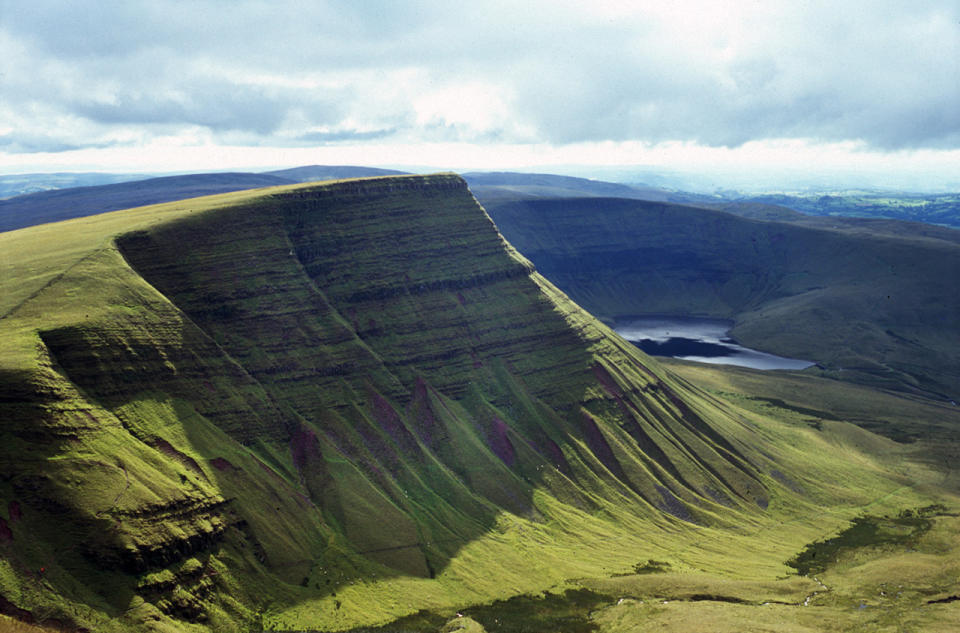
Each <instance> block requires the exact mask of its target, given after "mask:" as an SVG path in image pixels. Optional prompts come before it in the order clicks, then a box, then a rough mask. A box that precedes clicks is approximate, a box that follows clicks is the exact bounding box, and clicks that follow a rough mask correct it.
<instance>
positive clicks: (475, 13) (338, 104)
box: [0, 0, 960, 183]
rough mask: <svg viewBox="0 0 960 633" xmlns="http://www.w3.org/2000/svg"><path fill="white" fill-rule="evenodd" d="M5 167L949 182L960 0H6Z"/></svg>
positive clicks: (2, 26)
mask: <svg viewBox="0 0 960 633" xmlns="http://www.w3.org/2000/svg"><path fill="white" fill-rule="evenodd" d="M0 60H2V64H0V171H2V172H5V173H14V172H27V171H52V170H89V169H102V170H113V171H116V170H126V171H130V170H136V171H178V170H197V169H211V170H212V169H232V168H256V167H264V168H266V167H280V166H293V165H300V164H310V163H326V164H368V165H398V164H406V165H413V164H419V165H436V166H442V167H450V168H457V169H465V168H478V167H479V168H521V167H524V168H525V167H533V166H537V165H557V164H579V163H584V164H603V165H634V164H635V165H653V166H664V167H673V168H684V167H686V168H693V169H697V168H704V169H707V168H711V169H717V168H726V169H729V170H734V171H736V170H740V171H749V170H757V169H777V168H783V169H793V170H797V169H799V170H804V169H808V168H809V169H811V170H823V169H827V170H830V169H835V170H839V171H848V172H851V173H856V172H857V171H863V172H864V173H866V172H870V173H874V174H876V173H890V174H893V173H898V174H900V175H901V176H902V175H903V174H904V173H908V174H910V175H911V177H915V178H918V179H920V180H923V179H928V180H930V182H931V183H933V182H934V181H937V182H940V181H948V180H952V181H953V182H955V183H958V182H960V176H958V174H960V0H940V1H924V0H910V1H903V2H885V1H883V0H870V1H867V2H854V1H850V0H843V1H842V2H841V1H837V0H831V1H829V2H805V1H803V0H789V1H784V2H776V1H771V0H762V1H759V2H752V1H747V0H742V1H740V2H719V1H716V2H709V1H702V2H669V1H667V0H657V1H653V2H645V1H637V2H628V1H610V2H602V1H598V0H591V1H589V2H587V1H583V2H558V1H557V0H550V1H545V2H539V1H525V0H513V1H509V2H483V1H478V2H472V3H458V2H449V1H446V2H439V1H438V2H414V1H401V0H397V1H395V2H388V1H381V0H354V1H344V2H266V1H264V2H238V1H236V0H230V1H227V0H223V1H213V0H210V1H190V2H186V1H184V2H161V1H159V0H149V1H142V2H141V1H139V0H123V1H118V2H110V1H106V0H97V1H91V2H64V1H63V0H51V1H45V0H0Z"/></svg>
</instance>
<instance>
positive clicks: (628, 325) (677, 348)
mask: <svg viewBox="0 0 960 633" xmlns="http://www.w3.org/2000/svg"><path fill="white" fill-rule="evenodd" d="M732 326H733V322H732V321H726V320H723V319H702V318H696V317H677V316H662V317H661V316H656V317H649V316H648V317H621V318H619V319H617V320H616V322H615V323H614V326H613V329H614V330H616V332H617V334H619V335H620V336H622V337H623V338H625V339H626V340H628V341H630V342H631V343H633V344H634V345H636V346H637V347H639V348H640V349H642V350H643V351H644V352H646V353H647V354H650V355H651V356H668V357H671V358H679V359H682V360H692V361H697V362H701V363H714V364H720V365H739V366H740V367H751V368H753V369H806V368H807V367H810V366H811V365H813V363H812V362H810V361H807V360H800V359H796V358H785V357H783V356H775V355H774V354H767V353H766V352H760V351H757V350H754V349H750V348H747V347H743V346H742V345H737V343H736V341H734V340H733V339H732V338H730V337H729V335H728V333H729V331H730V328H731V327H732Z"/></svg>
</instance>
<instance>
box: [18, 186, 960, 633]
mask: <svg viewBox="0 0 960 633" xmlns="http://www.w3.org/2000/svg"><path fill="white" fill-rule="evenodd" d="M0 257H2V258H3V261H2V265H3V271H4V275H3V277H2V278H0V420H2V421H3V425H4V426H3V439H4V441H3V443H2V444H0V501H2V502H0V614H3V615H4V616H6V617H7V618H13V619H15V620H17V621H18V622H21V623H22V624H23V625H24V627H27V626H34V625H43V626H58V627H60V628H61V629H67V630H76V629H78V628H86V629H89V630H96V631H111V630H112V631H129V630H154V631H182V630H223V631H245V630H251V629H253V630H259V629H261V628H264V627H266V628H275V629H280V630H316V629H321V630H341V629H349V628H351V627H358V626H370V625H378V624H383V623H387V622H390V621H392V620H395V619H397V618H401V617H405V616H410V615H411V614H415V613H416V612H418V611H422V610H426V611H428V612H429V615H424V616H422V617H421V620H419V621H421V622H425V623H427V625H429V626H433V623H434V622H435V620H436V618H441V619H446V618H449V617H452V616H453V614H454V610H455V609H457V608H466V607H471V605H473V607H472V608H474V609H475V610H476V611H471V613H475V618H474V623H477V624H478V626H483V627H486V628H487V630H495V622H494V621H496V620H498V617H497V616H496V614H497V613H500V612H501V611H500V610H501V609H504V610H506V611H504V612H509V610H510V609H514V610H516V609H518V607H517V606H516V605H518V604H521V605H523V604H528V603H526V602H523V601H524V600H534V601H536V600H537V599H535V598H533V597H532V596H535V595H537V594H539V593H541V592H544V591H547V592H553V593H550V594H549V595H555V594H557V592H559V593H560V594H563V595H564V596H569V599H567V598H563V599H560V600H559V601H557V600H554V599H553V598H549V599H548V598H546V597H545V598H544V600H545V601H546V602H544V604H547V605H555V606H557V608H562V609H581V608H586V607H585V606H584V605H594V606H595V607H598V608H599V607H600V606H603V605H604V604H606V603H608V602H610V603H611V604H612V602H614V601H615V600H616V593H617V592H619V591H621V589H619V588H617V586H614V587H613V588H610V587H608V586H606V585H604V586H601V585H597V586H596V588H595V589H590V587H589V586H593V585H590V583H591V582H592V581H597V582H599V581H600V580H602V579H610V578H620V577H622V576H620V575H622V574H630V575H633V573H634V572H637V570H638V569H639V570H641V571H642V570H644V569H646V567H644V564H645V563H644V561H658V562H657V564H656V565H653V567H654V568H656V569H662V568H668V569H669V570H671V572H673V573H676V574H680V575H681V577H680V579H679V580H678V582H680V583H681V584H682V583H712V584H718V583H719V584H721V585H723V584H725V583H729V582H735V581H736V582H739V581H747V580H749V581H750V582H753V583H759V584H754V585H750V584H749V583H748V584H747V585H744V586H747V587H751V586H755V587H761V588H762V591H766V592H772V594H779V593H784V592H786V593H788V594H790V595H793V594H797V595H799V593H802V591H803V590H804V588H805V587H808V586H809V582H810V581H808V580H798V579H797V578H796V576H795V571H793V570H791V568H789V567H787V566H786V564H785V563H786V561H788V560H790V559H791V557H793V556H794V555H795V554H796V553H797V552H799V551H800V550H802V549H803V548H804V546H805V545H806V544H807V543H810V542H812V541H815V540H816V539H818V538H821V537H822V536H824V534H825V533H827V534H828V533H830V532H832V531H834V530H837V529H839V528H842V527H843V526H844V525H845V524H846V521H847V520H848V519H850V518H852V517H853V516H855V515H856V514H857V513H859V512H861V511H865V510H870V511H871V512H877V513H880V512H899V511H900V510H903V509H904V508H913V507H917V506H919V505H921V504H922V505H929V504H932V503H945V504H953V503H954V501H955V500H954V498H953V497H952V493H951V492H950V490H939V489H936V488H935V487H931V486H926V484H927V483H929V482H931V481H934V480H936V479H937V477H940V472H941V471H940V467H939V465H938V464H931V463H929V462H925V461H922V460H918V459H915V458H913V457H911V454H910V453H909V451H908V450H907V449H906V448H904V447H902V446H900V445H897V444H895V443H893V442H890V441H888V440H884V439H882V438H879V437H876V436H873V435H871V434H869V433H866V432H864V431H861V430H859V429H857V428H856V427H853V426H851V425H849V424H845V423H843V422H839V421H838V422H836V423H835V424H832V425H830V426H829V427H825V428H821V429H813V428H810V427H809V426H808V425H797V424H795V423H793V422H792V421H791V420H789V419H782V418H778V416H776V415H773V416H768V415H764V414H763V413H762V412H757V411H754V410H751V409H750V408H749V407H744V406H741V404H740V403H738V402H737V401H736V400H729V399H725V398H723V397H720V396H718V395H717V394H714V393H710V392H708V391H704V390H701V389H699V388H697V387H695V386H694V385H693V383H691V382H689V381H687V380H686V379H682V378H678V377H676V376H674V375H673V374H671V373H669V372H667V371H665V370H664V369H663V368H662V367H661V366H660V365H659V364H657V363H656V362H654V361H653V360H652V359H650V358H648V357H646V356H645V355H643V354H642V353H640V352H639V351H637V350H636V349H634V348H633V347H632V346H631V345H629V344H627V343H626V342H624V341H622V340H621V339H619V338H618V337H616V336H615V335H614V334H613V333H612V332H611V331H610V330H609V329H607V328H606V327H605V326H604V325H602V324H601V323H600V322H599V321H597V320H596V319H594V318H593V317H591V316H590V315H589V314H587V313H586V312H584V311H583V310H582V309H580V308H579V307H578V306H577V305H576V304H574V303H572V302H571V301H570V300H569V299H568V298H567V297H566V296H565V295H564V294H563V293H561V292H560V291H558V290H557V289H556V288H555V287H554V286H553V285H551V284H550V283H549V282H547V281H546V280H545V279H544V278H543V277H541V276H540V275H539V274H538V273H536V272H535V271H534V270H533V267H532V266H531V264H530V263H529V262H528V261H527V260H526V259H524V258H523V257H522V256H520V255H519V254H518V253H517V252H516V251H515V250H514V249H513V248H512V247H511V246H510V245H508V244H507V243H506V242H505V241H503V239H502V238H501V236H500V234H499V233H498V232H497V230H496V228H495V227H494V225H493V223H492V222H491V221H490V219H489V218H488V217H487V216H486V214H485V213H484V212H483V209H482V208H480V206H479V205H478V204H477V203H476V201H475V200H474V199H473V197H472V196H471V195H470V193H469V191H468V190H467V188H466V184H465V183H464V181H463V180H461V179H460V178H459V177H456V176H453V175H435V176H425V177H391V178H374V179H367V180H355V181H344V182H338V183H327V184H320V185H317V184H308V185H292V186H286V187H279V188H271V189H264V190H257V191H248V192H239V193H232V194H226V195H220V196H214V197H208V198H199V199H193V200H187V201H181V202H175V203H169V204H164V205H157V206H154V207H144V208H139V209H133V210H128V211H124V212H118V213H109V214H103V215H98V216H92V217H88V218H82V219H77V220H72V221H69V222H65V223H61V224H54V225H43V226H37V227H31V228H29V229H23V230H19V231H13V232H9V233H4V234H0ZM788 575H793V580H792V581H788V582H787V583H786V584H782V583H780V582H779V581H778V580H777V578H781V577H786V576H788ZM590 579H592V580H590ZM738 579H739V580H738ZM797 583H799V584H797ZM601 584H602V583H601ZM588 585H589V586H588ZM736 586H737V587H740V589H738V591H744V590H745V589H743V586H742V585H736ZM568 589H573V590H574V592H573V593H569V592H567V590H568ZM583 591H594V592H595V593H596V595H597V596H600V597H598V598H592V597H586V598H584V599H583V600H580V599H579V598H577V596H581V597H582V596H589V595H592V594H584V593H582V592H583ZM758 591H760V589H758ZM564 592H566V593H564ZM578 592H581V593H578ZM791 592H792V593H791ZM521 594H526V595H525V596H524V597H522V598H515V597H516V596H520V595H521ZM691 595H693V594H691ZM508 599H515V600H520V601H521V602H519V603H518V602H510V601H509V600H508ZM497 600H501V601H505V602H496V601H497ZM533 604H541V603H539V602H534V603H533ZM578 605H579V606H578ZM525 608H526V607H521V608H519V610H520V611H523V610H524V609H525ZM552 608H553V607H552V606H551V607H550V609H552ZM550 609H546V610H545V611H544V612H543V613H544V615H543V618H545V620H544V621H547V620H549V619H550V618H552V617H554V616H553V615H551V613H553V612H552V611H550ZM491 614H493V615H492V616H491ZM418 617H420V616H418ZM571 617H572V616H571ZM577 617H579V616H577ZM490 618H492V619H490ZM441 624H442V622H441ZM437 628H439V625H438V627H437ZM27 630H29V629H27Z"/></svg>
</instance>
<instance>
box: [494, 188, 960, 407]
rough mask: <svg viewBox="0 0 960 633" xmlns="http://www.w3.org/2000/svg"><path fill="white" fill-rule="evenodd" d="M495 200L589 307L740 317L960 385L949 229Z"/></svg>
mask: <svg viewBox="0 0 960 633" xmlns="http://www.w3.org/2000/svg"><path fill="white" fill-rule="evenodd" d="M490 213H491V215H492V217H493V218H494V220H495V221H496V222H497V224H498V226H499V227H500V229H501V230H502V231H503V233H504V235H505V236H507V238H508V239H509V240H510V241H511V242H512V243H514V244H515V245H516V246H517V248H518V249H520V251H521V252H523V253H524V254H525V255H526V256H528V257H530V258H531V260H533V261H534V262H535V263H536V265H537V267H538V269H539V270H540V271H541V272H542V273H543V274H544V275H545V276H547V277H548V278H549V279H551V280H552V281H554V282H555V283H556V284H557V285H558V286H560V287H561V288H562V289H563V290H564V291H566V292H567V293H569V294H570V295H571V296H572V297H573V298H574V299H575V300H576V301H577V302H578V303H580V304H581V305H583V306H584V307H585V308H587V309H588V310H590V311H591V312H593V313H594V314H597V315H601V316H603V317H605V318H607V319H611V320H612V319H615V318H616V317H619V316H626V315H641V314H686V315H700V316H714V317H722V318H731V319H734V320H735V321H736V326H735V328H734V330H733V335H734V336H735V337H736V338H737V339H738V340H739V341H740V342H742V343H743V344H745V345H748V346H750V347H755V348H759V349H762V350H766V351H771V352H774V353H779V354H783V355H785V356H792V357H797V358H810V359H814V360H816V361H817V362H819V363H820V364H821V365H822V366H824V367H825V368H826V371H827V373H828V374H829V375H831V376H835V377H843V378H850V379H853V380H858V381H862V382H866V383H868V384H873V385H878V386H885V387H893V388H898V389H908V390H914V391H916V392H919V393H926V394H928V395H934V396H936V397H941V398H943V397H950V398H953V399H958V398H960V392H958V387H957V385H960V293H958V292H957V291H956V290H957V286H956V284H957V281H956V280H957V279H960V249H958V247H957V245H956V243H954V242H951V241H947V240H942V239H936V238H933V237H926V236H914V235H913V234H912V233H911V232H906V233H905V234H904V235H902V236H894V235H890V234H887V233H884V232H878V231H870V230H866V229H865V230H863V231H862V232H854V231H851V230H846V229H844V230H836V231H834V230H827V229H818V228H812V227H804V226H797V225H793V224H787V223H781V222H763V221H758V220H748V219H745V218H740V217H736V216H733V215H729V214H725V213H720V212H717V211H709V210H705V209H694V208H690V207H681V206H676V205H669V204H660V203H652V202H642V201H630V200H618V199H576V200H574V199H568V200H528V201H518V202H513V203H504V204H495V205H491V206H490Z"/></svg>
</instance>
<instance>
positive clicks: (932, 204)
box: [748, 191, 960, 228]
mask: <svg viewBox="0 0 960 633" xmlns="http://www.w3.org/2000/svg"><path fill="white" fill-rule="evenodd" d="M748 200H749V201H750V202H759V203H764V204H775V205H779V206H784V207H789V208H791V209H795V210H797V211H801V212H803V213H806V214H809V215H819V216H830V217H855V218H877V219H887V220H908V221H912V222H925V223H927V224H939V225H943V226H950V227H954V228H960V193H948V194H919V193H917V194H913V193H890V192H870V191H867V192H849V193H847V192H841V193H816V194H809V195H788V194H770V195H761V196H753V197H750V198H749V199H748Z"/></svg>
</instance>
